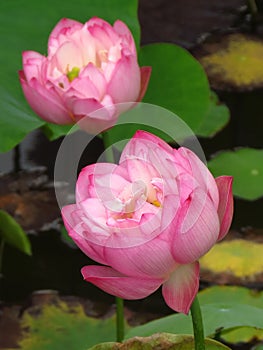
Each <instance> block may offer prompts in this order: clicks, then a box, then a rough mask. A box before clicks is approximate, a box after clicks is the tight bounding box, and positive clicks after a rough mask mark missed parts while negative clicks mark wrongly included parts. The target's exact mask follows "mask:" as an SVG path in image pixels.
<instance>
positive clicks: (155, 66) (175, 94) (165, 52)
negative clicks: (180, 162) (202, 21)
mask: <svg viewBox="0 0 263 350" xmlns="http://www.w3.org/2000/svg"><path fill="white" fill-rule="evenodd" d="M139 61H140V64H141V65H148V66H152V75H151V78H150V82H149V86H148V89H147V91H146V94H145V97H144V99H143V101H144V102H147V103H152V104H155V105H159V106H161V107H164V108H167V109H168V110H170V111H172V112H173V113H175V114H177V115H178V116H179V117H180V118H182V119H183V121H184V122H186V123H187V124H188V125H189V127H190V128H191V129H192V130H193V131H194V132H195V131H196V130H197V129H198V127H199V125H200V124H201V123H202V121H203V119H204V118H205V115H206V113H208V109H209V103H210V88H209V84H208V80H207V77H206V74H205V72H204V70H203V68H202V66H201V65H200V63H199V62H198V61H197V60H196V59H195V58H194V57H193V56H192V55H191V54H190V53H189V52H187V51H186V50H185V49H183V48H181V47H179V46H177V45H173V44H166V43H160V44H150V45H146V46H144V47H142V48H141V49H140V52H139Z"/></svg>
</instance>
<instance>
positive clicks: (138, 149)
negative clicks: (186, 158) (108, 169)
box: [120, 130, 174, 163]
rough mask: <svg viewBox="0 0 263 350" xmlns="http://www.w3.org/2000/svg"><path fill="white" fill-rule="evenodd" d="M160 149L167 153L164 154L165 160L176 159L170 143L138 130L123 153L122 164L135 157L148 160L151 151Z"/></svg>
mask: <svg viewBox="0 0 263 350" xmlns="http://www.w3.org/2000/svg"><path fill="white" fill-rule="evenodd" d="M158 149H161V150H162V151H164V152H165V153H164V154H163V156H164V157H165V158H169V159H172V160H173V159H174V155H173V149H172V147H171V146H169V145H168V143H166V142H165V141H163V140H162V139H160V138H159V137H157V136H155V135H153V134H151V133H149V132H147V131H143V130H138V131H136V133H135V134H134V135H133V137H132V138H131V139H130V141H129V142H128V143H127V145H126V146H125V148H124V150H123V151H122V155H121V158H120V163H121V162H122V161H123V160H125V159H127V158H130V156H134V155H135V156H137V157H139V158H141V159H145V160H147V159H148V153H149V150H152V151H153V152H155V151H156V150H158Z"/></svg>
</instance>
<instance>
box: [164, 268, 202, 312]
mask: <svg viewBox="0 0 263 350" xmlns="http://www.w3.org/2000/svg"><path fill="white" fill-rule="evenodd" d="M198 288H199V263H198V262H194V263H192V264H189V265H181V266H178V267H177V269H175V271H174V272H173V273H172V274H171V276H170V277H169V279H168V280H167V281H166V282H164V284H163V287H162V293H163V297H164V300H165V302H166V304H167V305H168V306H169V307H170V308H171V309H173V310H174V311H177V312H182V313H184V314H188V312H189V310H190V307H191V305H192V302H193V300H194V298H195V296H196V294H197V292H198Z"/></svg>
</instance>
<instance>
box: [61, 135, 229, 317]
mask: <svg viewBox="0 0 263 350" xmlns="http://www.w3.org/2000/svg"><path fill="white" fill-rule="evenodd" d="M232 215H233V196H232V177H230V176H221V177H218V178H216V179H214V178H213V176H212V175H211V173H210V172H209V171H208V169H207V168H206V166H205V165H204V164H203V163H202V162H201V161H200V159H199V158H198V157H197V156H196V155H195V154H194V153H193V152H192V151H190V150H189V149H186V148H183V147H181V148H179V149H178V150H176V149H173V148H171V147H170V146H169V145H168V144H166V143H165V142H164V141H162V140H161V139H159V138H158V137H156V136H154V135H152V134H150V133H147V132H144V131H138V132H137V133H136V134H135V135H134V137H133V138H132V139H131V140H130V141H129V143H128V144H127V146H126V147H125V149H124V151H123V153H122V156H121V159H120V162H119V165H115V164H110V163H98V164H93V165H89V166H87V167H85V168H84V169H83V170H82V172H81V173H80V175H79V178H78V181H77V186H76V204H72V205H68V206H65V207H64V208H63V209H62V216H63V220H64V223H65V226H66V228H67V230H68V232H69V235H70V236H71V237H72V238H73V240H74V241H75V242H76V244H77V245H78V246H79V247H80V249H82V250H83V252H84V253H85V254H86V255H88V256H89V257H90V258H91V259H93V260H95V261H96V262H98V263H100V264H103V265H104V266H99V265H96V266H85V267H83V269H82V274H83V277H84V279H85V280H86V281H89V282H91V283H93V284H95V285H96V286H98V287H99V288H101V289H102V290H104V291H106V292H107V293H110V294H113V295H115V296H118V297H121V298H125V299H139V298H144V297H146V296H148V295H150V294H151V293H153V292H154V291H155V290H157V289H158V288H159V287H160V286H161V285H162V293H163V297H164V299H165V301H166V303H167V304H168V305H169V306H170V307H171V308H172V309H174V310H176V311H178V312H183V313H188V311H189V308H190V306H191V303H192V301H193V299H194V297H195V295H196V293H197V291H198V287H199V263H198V259H199V258H200V257H201V256H202V255H204V254H205V253H206V252H207V251H208V250H209V249H210V248H211V247H212V246H213V245H214V244H215V243H216V242H217V241H218V240H221V239H222V238H223V237H224V236H225V235H226V234H227V232H228V230H229V227H230V224H231V220H232Z"/></svg>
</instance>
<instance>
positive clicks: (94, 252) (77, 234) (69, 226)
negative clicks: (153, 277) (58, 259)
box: [61, 204, 107, 264]
mask: <svg viewBox="0 0 263 350" xmlns="http://www.w3.org/2000/svg"><path fill="white" fill-rule="evenodd" d="M78 212H79V210H78V208H77V206H76V205H75V204H72V205H67V206H65V207H63V208H62V211H61V214H62V218H63V221H64V225H65V227H66V230H67V231H68V234H69V236H70V237H71V238H72V239H73V241H74V242H75V243H76V244H77V246H78V247H79V248H80V249H81V250H82V251H83V252H84V253H85V254H86V255H87V256H88V257H89V258H90V259H92V260H94V261H97V262H98V263H101V264H107V261H106V260H105V257H104V247H103V246H102V245H97V244H94V243H93V242H91V241H89V240H88V239H85V232H81V227H80V225H79V224H80V222H81V220H82V219H81V218H80V216H79V214H78ZM82 229H83V227H82Z"/></svg>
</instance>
